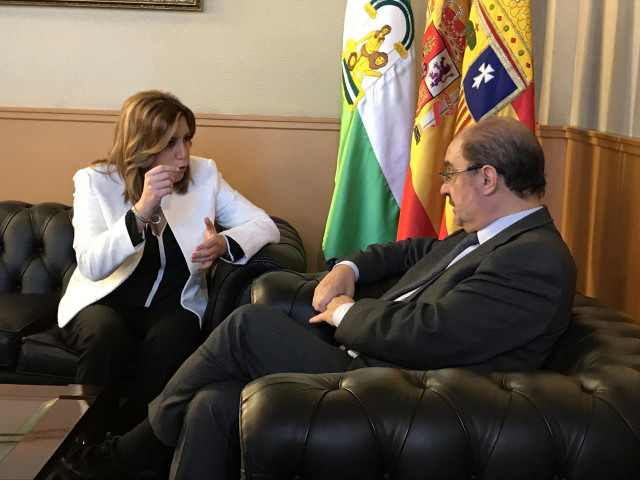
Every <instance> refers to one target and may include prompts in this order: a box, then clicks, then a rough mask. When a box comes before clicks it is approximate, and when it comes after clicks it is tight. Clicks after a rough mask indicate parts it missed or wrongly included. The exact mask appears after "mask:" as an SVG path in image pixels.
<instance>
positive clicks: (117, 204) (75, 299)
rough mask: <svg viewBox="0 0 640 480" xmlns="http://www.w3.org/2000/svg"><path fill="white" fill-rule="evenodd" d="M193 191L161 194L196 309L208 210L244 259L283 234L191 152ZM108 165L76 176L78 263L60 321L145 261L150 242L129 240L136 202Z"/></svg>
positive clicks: (186, 298) (200, 301)
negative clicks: (197, 253) (197, 254)
mask: <svg viewBox="0 0 640 480" xmlns="http://www.w3.org/2000/svg"><path fill="white" fill-rule="evenodd" d="M190 170H191V180H192V181H191V183H190V184H189V188H188V191H187V193H185V194H183V195H179V194H175V193H174V194H170V195H167V196H165V197H164V198H163V199H162V203H161V206H162V211H163V213H164V215H165V218H166V219H167V223H168V224H169V225H170V226H171V230H172V231H173V234H174V235H175V237H176V240H177V242H178V245H179V246H180V250H181V251H182V254H183V255H184V258H185V261H186V262H187V266H188V268H189V273H190V275H189V279H188V280H187V283H186V284H185V286H184V289H183V290H182V295H181V298H180V303H181V304H182V306H183V307H184V308H185V309H187V310H190V311H192V312H193V313H195V314H196V315H198V318H200V322H201V323H202V315H203V314H204V310H205V307H206V305H207V300H208V294H207V288H206V278H205V270H197V268H196V267H197V266H198V264H194V263H192V262H191V260H190V258H191V254H192V253H193V252H194V250H195V248H196V246H198V245H199V244H201V243H202V242H203V241H204V231H205V224H204V219H205V217H209V218H210V219H211V221H214V219H215V220H216V221H217V222H218V223H219V224H220V225H222V226H223V227H224V228H225V231H224V234H225V235H227V236H228V237H231V238H233V239H234V240H235V241H236V242H238V244H239V245H240V246H241V247H242V250H243V251H244V253H245V257H243V258H241V259H236V261H235V262H234V263H238V264H243V263H246V261H247V260H248V259H249V258H251V257H252V256H253V255H254V254H255V253H256V252H257V251H258V250H259V249H260V248H262V247H263V246H264V245H266V244H267V243H275V242H278V241H279V240H280V233H279V231H278V228H277V227H276V225H275V224H274V223H273V221H272V220H271V218H270V217H269V216H268V215H267V214H266V213H265V212H264V211H263V210H262V209H260V208H258V207H256V206H255V205H253V204H252V203H251V202H249V200H247V199H246V198H244V197H243V196H242V195H240V194H239V193H238V192H237V191H236V190H234V189H233V188H231V187H230V186H229V184H228V183H227V182H225V180H224V179H223V178H222V176H221V175H220V172H218V168H217V167H216V164H215V163H214V162H213V160H208V159H205V158H200V157H191V159H190ZM105 171H106V170H105V166H94V167H87V168H84V169H82V170H79V171H78V172H77V173H76V174H75V175H74V177H73V181H74V184H75V193H74V200H73V228H74V239H73V248H74V250H75V252H76V259H77V263H78V266H77V268H76V269H75V271H74V272H73V274H72V276H71V279H70V281H69V285H68V287H67V290H66V292H65V294H64V297H63V298H62V300H61V301H60V305H59V307H58V325H60V327H64V326H65V325H66V324H67V323H68V322H69V321H70V320H71V319H72V318H73V317H74V316H75V315H76V314H77V313H78V312H79V311H80V310H81V309H83V308H84V307H86V306H88V305H91V304H92V303H94V302H96V301H98V300H100V299H101V298H103V297H105V296H106V295H108V294H109V293H111V292H112V291H113V290H115V289H116V287H118V285H120V284H121V283H122V282H123V281H125V280H126V279H127V278H128V277H129V276H130V275H131V273H133V271H134V270H135V268H136V266H137V265H138V263H139V262H140V258H141V257H142V252H143V249H144V246H145V244H146V242H142V243H140V244H139V245H137V246H135V247H134V246H133V245H132V244H131V239H130V237H129V232H128V231H127V227H126V225H125V220H124V218H125V215H126V213H127V212H128V211H129V210H130V209H131V203H130V202H125V201H124V197H123V192H124V183H123V181H122V179H121V178H120V176H119V175H118V174H117V173H111V174H109V173H103V172H105Z"/></svg>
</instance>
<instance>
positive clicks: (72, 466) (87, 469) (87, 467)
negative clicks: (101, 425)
mask: <svg viewBox="0 0 640 480" xmlns="http://www.w3.org/2000/svg"><path fill="white" fill-rule="evenodd" d="M117 440H118V438H117V437H115V438H109V439H107V440H105V441H104V442H102V443H101V444H99V445H83V444H76V445H74V446H72V447H71V448H70V449H69V453H68V454H67V455H66V456H65V457H64V458H63V459H62V460H61V464H60V469H61V470H62V471H63V473H64V475H65V476H66V477H68V478H74V479H77V480H129V479H131V480H144V479H152V478H154V475H155V472H154V471H153V470H141V469H137V468H135V467H134V466H130V465H126V466H125V465H122V464H118V463H116V459H115V457H114V448H115V444H116V442H117Z"/></svg>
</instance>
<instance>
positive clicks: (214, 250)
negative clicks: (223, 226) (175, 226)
mask: <svg viewBox="0 0 640 480" xmlns="http://www.w3.org/2000/svg"><path fill="white" fill-rule="evenodd" d="M204 224H205V230H204V242H202V243H201V244H200V245H198V246H197V247H196V249H195V251H194V252H193V253H192V254H191V261H192V262H193V263H199V264H200V265H198V267H197V269H198V270H204V269H205V268H209V267H210V266H211V264H212V263H213V261H214V260H215V259H216V258H218V257H219V256H220V255H224V254H226V253H227V240H226V239H225V238H224V236H223V235H218V232H216V227H215V226H214V225H213V222H212V221H211V220H210V219H209V217H206V218H205V219H204Z"/></svg>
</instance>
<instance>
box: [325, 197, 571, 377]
mask: <svg viewBox="0 0 640 480" xmlns="http://www.w3.org/2000/svg"><path fill="white" fill-rule="evenodd" d="M465 235H466V233H465V232H464V231H462V230H460V231H458V232H455V233H453V234H452V235H450V236H449V237H447V238H445V239H444V240H441V241H439V240H435V239H432V238H416V239H408V240H404V241H401V242H396V243H388V244H379V245H372V246H370V247H368V248H367V249H366V250H365V251H364V252H357V253H355V254H354V255H351V256H349V257H347V258H345V259H343V260H350V261H352V262H354V263H355V264H356V265H357V266H358V269H359V271H360V277H359V279H358V281H359V282H367V281H374V280H378V279H381V278H383V277H384V276H386V275H388V274H393V273H400V272H406V273H405V274H404V276H403V277H402V278H401V279H400V281H399V282H398V283H397V285H396V286H394V287H393V288H392V289H391V290H390V292H388V293H387V294H385V295H384V296H383V297H382V298H380V299H362V300H358V301H357V302H356V303H355V304H354V305H353V307H352V308H351V309H350V310H349V311H348V312H347V314H346V316H345V317H344V319H343V320H342V322H341V323H340V326H339V327H338V328H337V330H336V333H335V336H336V340H337V341H338V342H340V343H342V344H344V345H345V346H347V347H348V348H350V349H354V350H357V351H359V352H361V356H360V359H359V361H364V362H365V363H366V364H367V365H371V366H380V365H393V366H401V367H403V368H410V369H420V370H428V369H436V368H444V367H456V366H460V367H467V368H474V369H478V370H490V371H501V370H502V371H503V370H530V369H537V368H539V367H540V366H541V365H542V363H543V361H544V359H545V358H546V356H547V355H548V353H549V350H550V348H551V346H552V345H553V343H554V341H555V340H556V339H557V337H558V336H559V335H560V334H561V333H562V332H563V331H564V330H565V329H566V327H567V325H568V322H569V317H570V314H571V305H572V301H573V295H574V289H575V281H576V267H575V263H574V261H573V258H572V257H571V254H570V252H569V249H568V248H567V246H566V244H565V243H564V241H563V240H562V238H561V236H560V234H559V232H558V231H557V230H556V228H555V227H554V225H553V221H552V219H551V217H550V215H549V212H548V210H547V209H546V207H545V208H543V209H541V210H538V211H536V212H534V213H532V214H531V215H528V216H527V217H525V218H523V219H522V220H520V221H518V222H516V223H515V224H513V225H511V226H510V227H508V228H506V229H505V230H503V231H502V232H500V233H499V234H498V235H496V236H495V237H493V238H492V239H490V240H489V241H488V242H485V243H484V244H482V245H480V246H479V247H478V248H476V249H475V250H474V251H472V252H471V253H469V254H468V255H466V256H465V257H463V258H462V259H460V260H459V261H458V262H456V263H455V264H454V265H452V266H451V267H450V268H448V269H447V270H445V271H444V272H443V273H442V274H441V275H440V276H438V277H437V278H436V279H435V280H433V281H431V282H430V284H429V285H423V286H422V287H421V288H420V290H419V291H418V292H417V293H416V294H414V295H412V297H410V298H409V299H408V300H406V301H400V302H397V301H393V300H391V299H392V298H394V297H393V294H392V292H393V291H399V290H402V287H403V286H405V285H408V284H411V283H413V282H415V281H416V280H417V279H419V278H421V277H424V276H426V274H427V273H428V272H429V271H430V270H431V269H432V268H433V266H434V265H435V264H437V263H438V260H439V259H440V258H441V257H442V256H444V255H446V253H447V252H448V251H450V250H451V249H452V248H454V247H455V245H456V244H457V243H458V242H459V241H460V240H461V239H462V238H463V237H464V236H465Z"/></svg>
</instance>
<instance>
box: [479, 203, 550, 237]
mask: <svg viewBox="0 0 640 480" xmlns="http://www.w3.org/2000/svg"><path fill="white" fill-rule="evenodd" d="M541 208H542V205H541V206H539V207H535V208H530V209H529V210H523V211H522V212H516V213H512V214H511V215H506V216H504V217H501V218H499V219H497V220H494V221H493V222H491V223H490V224H489V225H487V226H486V227H484V228H481V229H480V230H478V243H479V244H480V245H482V244H483V243H484V242H486V241H488V240H490V239H491V238H493V237H495V236H496V235H497V234H499V233H500V232H501V231H503V230H504V229H505V228H507V227H510V226H511V225H513V224H514V223H516V222H517V221H519V220H522V219H523V218H524V217H526V216H527V215H531V214H532V213H533V212H535V211H537V210H540V209H541Z"/></svg>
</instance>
